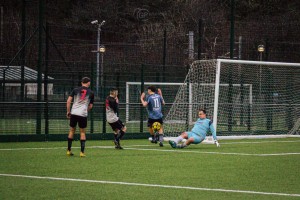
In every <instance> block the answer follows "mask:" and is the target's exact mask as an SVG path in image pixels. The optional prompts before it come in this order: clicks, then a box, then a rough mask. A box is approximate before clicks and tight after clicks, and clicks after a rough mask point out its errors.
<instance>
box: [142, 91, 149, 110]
mask: <svg viewBox="0 0 300 200" xmlns="http://www.w3.org/2000/svg"><path fill="white" fill-rule="evenodd" d="M145 96H146V95H145V93H144V92H143V93H142V94H141V102H142V104H143V106H144V107H146V106H147V105H148V102H147V101H145V100H144V98H145Z"/></svg>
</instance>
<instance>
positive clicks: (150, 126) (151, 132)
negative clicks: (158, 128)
mask: <svg viewBox="0 0 300 200" xmlns="http://www.w3.org/2000/svg"><path fill="white" fill-rule="evenodd" d="M153 123H154V120H153V119H150V118H149V119H148V123H147V126H148V127H149V133H150V135H151V137H152V140H151V143H157V141H156V138H155V134H154V130H153V128H152V124H153Z"/></svg>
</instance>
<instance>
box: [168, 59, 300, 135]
mask: <svg viewBox="0 0 300 200" xmlns="http://www.w3.org/2000/svg"><path fill="white" fill-rule="evenodd" d="M299 90H300V64H298V63H282V62H261V61H242V60H227V59H217V60H201V61H195V62H193V63H192V65H191V67H190V69H189V72H188V74H187V76H186V79H185V81H184V83H183V84H182V85H181V86H180V87H179V90H178V92H177V94H176V97H175V99H174V101H173V104H172V106H171V107H170V109H169V111H168V114H167V115H166V118H165V120H164V124H165V125H164V132H165V134H166V135H167V136H168V137H176V136H178V135H179V134H180V133H181V132H183V131H186V130H191V128H192V126H193V123H191V122H193V121H196V119H197V111H198V110H199V109H200V108H204V109H206V110H207V117H209V118H211V119H212V120H213V124H214V126H215V127H216V130H217V135H218V138H223V136H226V137H224V138H230V139H233V138H240V137H241V136H242V137H254V138H261V137H286V136H287V135H289V133H292V134H295V133H296V132H297V131H292V130H293V127H294V129H295V130H296V129H297V130H299V125H298V126H297V123H299V122H297V120H298V119H299V118H300V92H299ZM183 121H185V123H183ZM237 136H240V137H237Z"/></svg>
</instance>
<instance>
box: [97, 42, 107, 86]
mask: <svg viewBox="0 0 300 200" xmlns="http://www.w3.org/2000/svg"><path fill="white" fill-rule="evenodd" d="M98 50H99V53H101V70H100V86H101V87H103V72H104V65H103V56H104V53H105V51H106V49H105V46H104V45H101V46H100V47H99V49H98Z"/></svg>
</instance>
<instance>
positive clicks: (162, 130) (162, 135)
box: [158, 119, 164, 147]
mask: <svg viewBox="0 0 300 200" xmlns="http://www.w3.org/2000/svg"><path fill="white" fill-rule="evenodd" d="M158 122H159V123H160V124H161V126H160V129H159V131H158V140H159V146H160V147H163V146H164V145H163V141H164V127H163V120H162V119H159V120H158Z"/></svg>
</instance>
